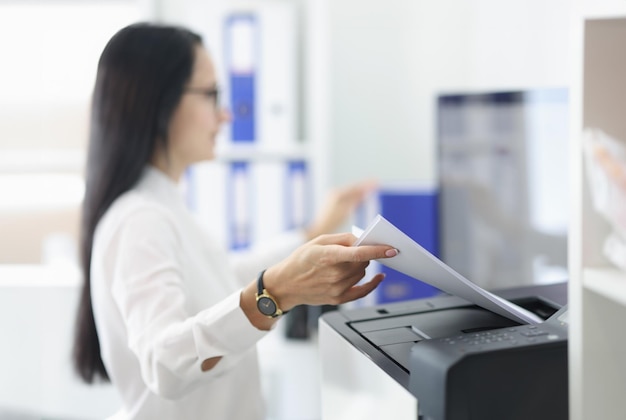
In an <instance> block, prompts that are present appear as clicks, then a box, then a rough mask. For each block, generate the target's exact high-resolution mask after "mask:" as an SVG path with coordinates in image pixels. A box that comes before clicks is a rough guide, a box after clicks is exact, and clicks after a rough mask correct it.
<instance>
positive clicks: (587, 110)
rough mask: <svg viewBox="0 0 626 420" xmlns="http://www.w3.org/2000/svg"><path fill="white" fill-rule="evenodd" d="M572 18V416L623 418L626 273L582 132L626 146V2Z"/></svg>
mask: <svg viewBox="0 0 626 420" xmlns="http://www.w3.org/2000/svg"><path fill="white" fill-rule="evenodd" d="M573 13H574V14H573V16H572V43H573V45H572V50H571V51H572V59H573V61H572V75H573V81H572V85H571V95H570V97H571V99H572V126H571V127H572V131H571V133H572V141H571V145H572V146H571V147H572V149H571V167H572V168H573V180H574V181H573V182H574V183H573V189H572V197H573V198H572V200H573V201H572V215H573V217H572V223H571V226H570V232H569V247H570V253H569V256H570V259H569V265H570V270H569V271H570V284H569V302H570V304H569V307H570V316H569V319H570V339H569V366H570V367H569V377H570V388H569V391H570V398H569V399H570V418H571V419H572V420H586V419H591V418H597V419H603V420H613V419H614V420H618V419H623V418H624V411H623V408H624V403H623V399H624V397H623V396H624V394H625V393H626V359H625V358H624V354H625V352H626V335H624V334H623V332H622V331H623V320H624V319H626V272H625V271H621V270H619V269H617V268H615V267H614V266H612V265H611V264H610V263H609V262H608V260H607V258H606V257H605V256H604V255H603V251H602V250H603V245H604V240H605V238H606V236H607V235H608V233H609V231H610V228H609V225H608V223H607V221H606V220H605V219H604V218H603V217H602V216H601V215H600V214H598V213H597V212H596V211H595V210H594V208H593V206H592V205H591V196H592V191H591V189H590V186H589V184H588V182H587V174H586V169H587V168H586V167H585V166H584V161H583V144H582V131H583V130H584V129H585V128H596V129H600V130H602V131H604V132H605V133H607V134H609V135H610V136H611V137H613V138H615V139H621V140H622V141H626V119H625V118H624V116H623V113H624V109H626V95H625V93H626V76H625V75H626V3H624V2H623V1H615V0H579V1H577V2H575V7H573Z"/></svg>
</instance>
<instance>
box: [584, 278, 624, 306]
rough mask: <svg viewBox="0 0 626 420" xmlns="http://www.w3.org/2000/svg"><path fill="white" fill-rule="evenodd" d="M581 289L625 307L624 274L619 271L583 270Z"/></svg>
mask: <svg viewBox="0 0 626 420" xmlns="http://www.w3.org/2000/svg"><path fill="white" fill-rule="evenodd" d="M583 287H584V288H585V289H586V290H590V291H593V292H595V293H597V294H599V295H601V296H603V297H605V298H606V299H609V300H610V301H612V302H615V303H617V304H619V305H623V306H626V273H625V272H623V271H621V270H618V269H614V268H587V269H584V270H583ZM625 311H626V309H625Z"/></svg>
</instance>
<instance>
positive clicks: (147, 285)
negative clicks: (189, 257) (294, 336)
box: [107, 208, 266, 398]
mask: <svg viewBox="0 0 626 420" xmlns="http://www.w3.org/2000/svg"><path fill="white" fill-rule="evenodd" d="M164 213H165V212H160V211H159V210H158V209H153V208H148V209H143V210H141V211H136V212H134V213H133V214H132V215H131V216H130V217H128V218H126V219H125V221H124V222H123V224H122V226H121V228H120V231H119V241H118V243H117V246H114V247H112V254H111V255H110V257H111V258H110V261H108V262H107V263H108V264H112V266H113V267H114V271H113V279H112V295H113V299H114V300H115V303H116V305H117V306H118V308H119V311H120V313H121V316H122V318H123V321H124V323H125V326H126V329H127V335H128V346H129V348H130V349H131V350H132V352H133V353H134V354H135V355H136V357H137V359H138V361H139V364H140V368H141V375H142V377H143V380H144V382H145V383H146V385H147V386H148V387H149V388H150V389H151V390H152V391H153V392H155V393H157V394H159V395H161V396H163V397H165V398H177V397H180V396H182V395H184V394H185V393H186V392H188V391H189V390H190V389H192V388H194V385H196V384H199V383H201V382H206V381H211V380H218V378H219V377H220V375H222V374H223V373H224V372H226V371H228V370H229V369H230V368H231V367H233V366H234V365H236V364H237V361H238V360H239V359H240V358H241V356H242V355H243V354H244V353H245V352H246V351H249V350H250V349H251V348H252V347H253V346H254V345H255V343H256V342H257V341H258V340H259V339H260V338H262V337H263V336H265V334H266V332H265V331H260V330H258V329H257V328H255V327H254V326H253V325H252V324H251V323H250V322H249V320H248V318H247V317H246V315H245V314H244V312H243V311H242V310H241V308H240V306H239V299H240V297H239V296H240V292H241V291H237V292H235V293H233V294H231V295H230V296H228V297H227V298H226V299H224V300H222V301H221V302H218V303H217V304H216V305H214V306H212V307H209V308H206V309H204V310H202V311H200V312H199V313H197V314H192V313H191V312H190V310H189V302H188V299H187V296H188V290H187V289H186V287H185V281H184V279H183V278H182V275H181V270H180V267H181V252H182V251H181V249H182V247H181V246H180V245H181V241H182V240H183V239H184V238H181V237H180V233H179V232H178V231H177V229H176V225H175V223H174V222H173V220H171V219H170V218H169V217H167V215H166V214H164ZM206 281H208V282H210V281H220V280H219V279H206ZM213 357H221V360H220V361H219V362H218V363H217V365H215V366H214V367H213V368H212V369H210V370H209V371H207V372H202V369H201V364H202V362H203V361H204V360H205V359H209V358H213Z"/></svg>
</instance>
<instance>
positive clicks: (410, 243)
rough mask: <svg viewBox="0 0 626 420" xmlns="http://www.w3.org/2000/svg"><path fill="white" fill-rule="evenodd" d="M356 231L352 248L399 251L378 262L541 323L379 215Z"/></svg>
mask: <svg viewBox="0 0 626 420" xmlns="http://www.w3.org/2000/svg"><path fill="white" fill-rule="evenodd" d="M359 230H360V229H358V228H355V229H353V233H354V235H355V236H357V237H358V240H357V241H356V242H355V244H354V245H355V246H358V245H376V244H385V245H391V246H393V247H394V248H396V249H397V250H398V251H400V252H399V253H398V255H396V256H395V257H393V258H383V259H380V260H377V261H378V262H379V263H381V264H383V265H386V266H387V267H391V268H393V269H394V270H397V271H399V272H401V273H404V274H406V275H408V276H411V277H413V278H415V279H419V280H421V281H423V282H425V283H428V284H430V285H432V286H434V287H436V288H438V289H439V290H443V291H444V292H447V293H450V294H452V295H455V296H459V297H461V298H463V299H466V300H468V301H470V302H472V303H474V304H476V305H478V306H480V307H482V308H485V309H488V310H490V311H492V312H495V313H497V314H499V315H502V316H504V317H506V318H509V319H512V320H513V321H516V322H520V323H523V324H538V323H540V322H543V320H542V319H541V318H539V317H538V316H537V315H535V314H533V313H532V312H530V311H527V310H526V309H524V308H522V307H520V306H518V305H515V304H513V303H511V302H509V301H507V300H505V299H502V298H500V297H499V296H496V295H494V294H493V293H490V292H488V291H487V290H485V289H483V288H482V287H480V286H478V285H476V284H474V283H472V282H471V281H469V280H468V279H466V278H465V277H463V276H462V275H460V274H459V273H457V272H456V271H454V270H453V269H452V268H451V267H450V266H448V265H446V264H445V263H444V262H443V261H441V260H440V259H439V258H437V257H435V256H434V255H432V254H431V253H430V252H428V251H427V250H426V249H424V248H423V247H422V246H420V245H419V244H418V243H417V242H415V241H414V240H412V239H411V238H409V237H408V236H407V235H406V234H404V232H402V231H401V230H400V229H398V228H397V227H395V226H394V225H393V224H391V223H390V222H389V221H388V220H386V219H385V218H384V217H382V216H381V215H378V216H376V217H375V218H374V220H373V221H372V223H371V224H370V225H369V226H368V227H367V228H366V229H365V230H364V231H362V233H360V234H359Z"/></svg>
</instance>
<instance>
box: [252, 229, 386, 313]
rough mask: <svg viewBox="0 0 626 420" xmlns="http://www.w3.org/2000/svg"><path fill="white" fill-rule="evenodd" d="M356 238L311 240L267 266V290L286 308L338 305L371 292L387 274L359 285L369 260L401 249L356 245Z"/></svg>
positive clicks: (336, 236)
mask: <svg viewBox="0 0 626 420" xmlns="http://www.w3.org/2000/svg"><path fill="white" fill-rule="evenodd" d="M355 240H356V238H355V237H354V235H352V234H349V233H341V234H331V235H321V236H319V237H317V238H316V239H314V240H312V241H309V242H307V243H306V244H304V245H302V246H301V247H299V248H298V249H296V250H295V251H294V252H293V253H292V254H291V255H290V256H289V257H288V258H287V259H285V260H283V261H282V262H280V263H279V264H277V265H275V266H272V267H269V268H268V269H267V271H266V272H265V276H264V280H265V286H266V288H267V290H268V291H269V292H270V293H271V294H272V295H273V296H274V297H275V298H276V299H277V300H278V302H279V304H280V307H281V309H283V310H285V311H287V310H290V309H291V308H293V307H294V306H297V305H302V304H307V305H322V304H330V305H338V304H341V303H345V302H350V301H352V300H355V299H359V298H361V297H363V296H365V295H367V294H368V293H370V292H371V291H372V290H374V289H375V288H376V286H378V284H380V282H381V281H382V279H383V277H384V276H383V275H380V274H379V275H376V276H374V277H373V278H372V279H371V280H370V281H368V282H367V283H365V284H362V285H357V283H358V282H359V281H360V280H361V279H362V278H363V277H365V268H366V267H367V266H368V264H369V261H370V260H372V259H379V258H388V257H392V256H395V255H396V254H397V251H396V250H395V249H394V248H393V247H391V246H387V245H377V246H359V247H353V246H352V244H353V243H354V241H355Z"/></svg>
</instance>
